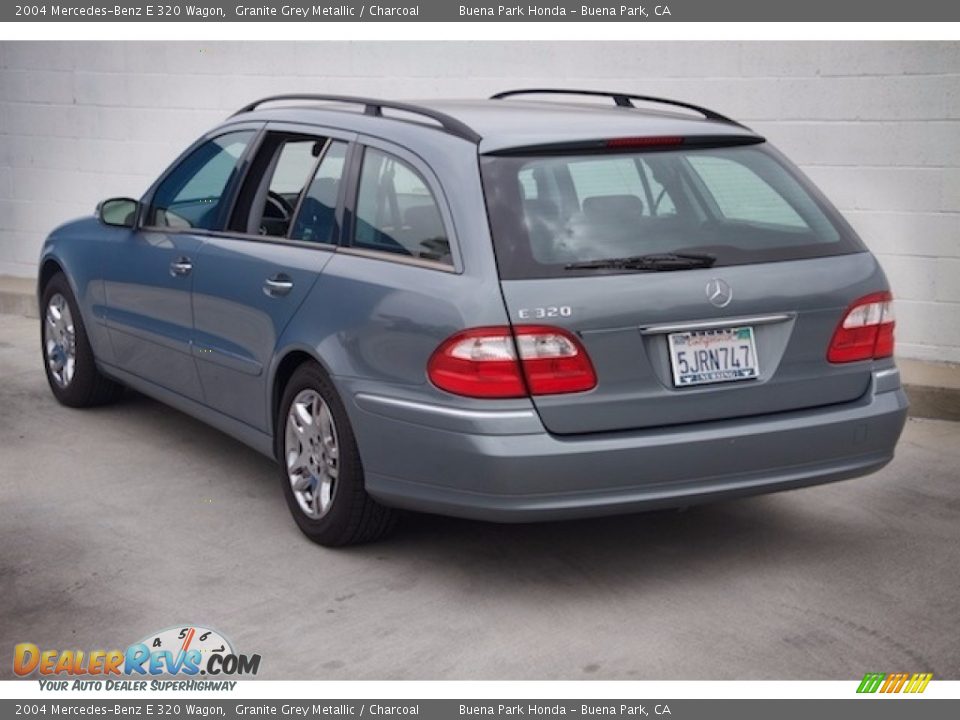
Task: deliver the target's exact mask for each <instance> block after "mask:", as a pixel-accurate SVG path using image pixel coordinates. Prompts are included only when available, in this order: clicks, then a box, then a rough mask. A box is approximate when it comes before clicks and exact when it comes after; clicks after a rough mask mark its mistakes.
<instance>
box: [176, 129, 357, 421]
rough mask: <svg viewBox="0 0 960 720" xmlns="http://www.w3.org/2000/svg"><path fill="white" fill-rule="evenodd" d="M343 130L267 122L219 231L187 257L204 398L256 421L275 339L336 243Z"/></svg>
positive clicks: (346, 137)
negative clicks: (192, 262)
mask: <svg viewBox="0 0 960 720" xmlns="http://www.w3.org/2000/svg"><path fill="white" fill-rule="evenodd" d="M352 139H353V136H352V135H350V134H346V133H342V132H338V131H334V130H330V131H327V130H323V131H319V130H317V129H316V128H310V129H304V128H301V127H298V126H291V125H280V124H277V125H270V126H268V128H267V130H266V132H265V133H264V135H263V137H262V138H261V142H260V144H259V146H258V148H257V150H256V153H255V155H254V157H253V160H252V162H251V165H250V170H249V172H248V173H247V175H246V178H245V179H244V181H243V185H242V187H241V189H240V192H239V195H238V198H237V202H236V205H235V207H234V209H233V212H232V214H231V218H230V222H229V226H228V228H227V231H226V232H222V233H216V234H214V235H213V236H211V237H208V238H206V242H205V243H204V245H203V248H202V250H201V251H200V254H199V258H198V261H197V263H196V268H195V271H194V286H193V315H194V345H193V352H194V357H195V358H196V361H197V367H198V371H199V375H200V381H201V383H202V386H203V392H204V397H205V398H206V403H207V404H208V405H209V406H210V407H213V408H215V409H216V410H219V411H220V412H223V413H225V414H227V415H229V416H231V417H233V418H235V419H237V420H240V421H242V422H245V423H247V424H249V425H251V426H253V427H256V428H259V429H261V430H268V428H269V417H268V408H269V403H268V402H267V398H268V389H267V386H266V382H267V372H266V369H267V367H268V365H269V362H270V358H271V357H272V355H273V352H274V350H275V348H276V344H277V340H278V338H279V337H280V335H281V333H282V332H283V330H284V328H285V327H286V326H287V324H288V323H289V322H290V319H291V318H292V317H293V315H294V313H295V312H296V311H297V309H298V308H299V307H300V305H301V304H302V303H303V301H304V299H305V298H306V297H307V295H308V294H309V292H310V290H311V288H312V287H313V285H314V283H315V282H316V281H317V278H318V277H319V276H320V273H321V271H322V270H323V268H324V266H325V265H326V264H327V263H328V262H329V261H330V258H331V257H332V255H333V250H334V249H335V247H336V245H337V243H338V242H339V237H340V222H341V214H342V210H341V208H342V199H341V193H342V182H341V179H342V176H343V171H344V167H345V164H346V157H347V153H348V150H349V147H350V142H351V141H352Z"/></svg>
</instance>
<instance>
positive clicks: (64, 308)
mask: <svg viewBox="0 0 960 720" xmlns="http://www.w3.org/2000/svg"><path fill="white" fill-rule="evenodd" d="M40 302H41V305H40V312H41V313H42V315H41V318H40V337H41V343H42V348H41V349H42V350H43V366H44V369H45V370H46V374H47V382H48V383H49V384H50V390H51V391H52V392H53V396H54V397H55V398H56V399H57V400H58V401H59V402H60V403H61V404H63V405H66V406H68V407H75V408H79V407H90V406H93V405H104V404H106V403H109V402H112V401H114V400H116V399H117V398H118V397H119V396H120V394H121V393H122V392H123V387H122V386H121V385H118V384H117V383H115V382H113V381H112V380H110V379H108V378H106V377H104V376H103V375H102V374H101V373H100V371H99V370H98V369H97V363H96V360H94V357H93V349H92V348H91V347H90V340H89V339H88V338H87V330H86V328H85V327H84V326H83V318H81V317H80V309H79V308H78V307H77V301H76V298H74V297H73V292H72V291H71V290H70V284H69V283H68V282H67V278H66V277H65V276H64V274H63V273H57V274H56V275H54V276H53V277H52V278H50V281H49V282H48V283H47V285H46V287H44V289H43V296H42V298H41V301H40Z"/></svg>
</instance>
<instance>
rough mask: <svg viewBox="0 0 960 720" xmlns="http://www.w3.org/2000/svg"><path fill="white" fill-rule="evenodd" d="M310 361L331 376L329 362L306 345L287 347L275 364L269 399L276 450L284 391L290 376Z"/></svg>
mask: <svg viewBox="0 0 960 720" xmlns="http://www.w3.org/2000/svg"><path fill="white" fill-rule="evenodd" d="M308 362H312V363H315V364H316V365H318V366H319V367H320V369H321V370H323V372H324V373H325V374H326V375H327V377H328V378H329V377H330V368H328V367H327V364H326V363H325V362H323V360H322V359H320V357H319V356H318V355H317V353H316V352H314V351H313V350H311V349H309V348H305V347H300V346H294V347H290V348H287V349H286V350H284V351H283V352H282V353H281V354H280V355H278V360H277V361H276V363H275V365H274V369H273V374H272V376H271V378H270V384H269V387H270V397H269V401H270V432H271V434H272V435H273V439H274V450H275V451H276V447H277V437H278V433H277V420H278V418H277V413H278V411H279V409H280V400H281V398H282V397H283V391H284V389H285V388H286V387H287V383H288V382H289V381H290V378H291V377H293V374H294V373H295V372H296V371H297V368H298V367H300V366H301V365H303V364H304V363H308Z"/></svg>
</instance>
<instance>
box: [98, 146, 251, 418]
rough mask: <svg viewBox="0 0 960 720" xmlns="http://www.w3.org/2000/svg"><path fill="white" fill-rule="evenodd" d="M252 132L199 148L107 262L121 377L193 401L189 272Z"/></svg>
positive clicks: (163, 183)
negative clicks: (136, 379) (132, 377)
mask: <svg viewBox="0 0 960 720" xmlns="http://www.w3.org/2000/svg"><path fill="white" fill-rule="evenodd" d="M254 134H255V131H254V130H252V129H246V130H239V131H234V132H228V133H225V134H222V135H219V136H217V137H214V138H210V139H207V140H204V141H202V142H201V143H199V144H198V145H197V146H195V148H194V149H192V150H191V151H190V152H188V153H187V154H186V155H185V156H184V158H183V159H182V160H181V161H180V162H179V163H177V164H175V165H174V166H173V168H172V169H171V170H170V171H169V172H168V173H167V174H166V175H165V176H164V177H163V178H162V179H161V180H160V182H159V183H158V184H157V186H156V189H155V190H154V191H153V192H152V193H151V194H149V195H148V198H147V200H148V202H149V204H148V206H147V209H146V211H145V213H144V217H143V218H142V219H141V223H140V226H139V227H138V228H137V229H136V230H135V231H134V232H132V233H131V234H130V236H129V237H128V238H127V239H126V240H125V241H123V242H120V243H117V245H116V246H115V247H114V248H113V249H112V251H111V253H109V255H108V256H107V258H106V261H105V267H104V286H105V292H106V305H107V312H106V318H107V327H108V330H109V333H110V339H111V343H112V345H113V349H114V357H115V361H116V364H117V365H118V367H119V368H120V369H122V370H125V371H127V372H130V373H133V374H134V375H137V376H139V377H141V378H143V379H145V380H148V381H150V382H152V383H155V384H156V385H159V386H161V387H163V388H166V389H168V390H172V391H173V392H176V393H179V394H181V395H184V396H186V397H189V398H191V399H195V400H201V399H202V389H201V386H200V381H199V376H198V374H197V367H196V363H195V362H194V360H193V354H192V350H191V339H192V335H193V310H192V304H191V297H190V295H191V291H192V284H193V268H194V263H196V261H197V256H198V253H199V250H200V247H201V246H202V245H203V243H204V239H205V234H206V233H207V232H209V231H211V230H215V229H217V228H218V227H219V223H220V222H221V216H222V214H223V211H224V207H223V206H224V204H225V203H223V202H221V201H222V200H225V199H226V198H228V197H229V196H230V191H231V184H232V183H233V182H235V181H236V179H237V177H238V175H239V172H238V171H239V167H240V161H241V158H242V157H243V155H244V153H245V151H246V148H247V146H248V145H249V143H250V141H251V140H252V138H253V136H254Z"/></svg>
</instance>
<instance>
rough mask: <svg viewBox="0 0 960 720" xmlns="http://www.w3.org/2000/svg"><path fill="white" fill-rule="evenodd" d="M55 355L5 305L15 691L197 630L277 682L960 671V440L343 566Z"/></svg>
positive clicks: (184, 440) (411, 527)
mask: <svg viewBox="0 0 960 720" xmlns="http://www.w3.org/2000/svg"><path fill="white" fill-rule="evenodd" d="M38 352H39V351H38V340H37V331H36V327H35V321H32V320H25V319H22V318H15V317H12V316H3V315H0V655H6V656H7V659H5V660H4V659H2V657H0V677H9V676H10V675H11V663H10V655H9V653H11V652H12V646H13V644H14V643H16V642H24V641H30V642H35V643H37V644H39V645H40V646H41V647H50V648H65V647H71V648H85V649H96V648H113V647H126V645H127V644H129V643H132V642H135V641H137V640H139V639H141V638H142V637H144V636H145V635H147V634H148V633H150V632H151V631H154V630H159V629H162V628H166V627H169V626H171V625H177V624H180V623H196V624H204V625H207V626H209V627H213V628H216V629H217V630H220V631H221V632H223V633H224V634H225V635H226V636H227V637H229V638H231V639H232V640H233V643H234V646H235V648H236V649H237V650H238V651H239V652H244V653H254V652H256V653H260V654H261V655H262V656H263V662H262V666H261V669H262V672H261V677H264V678H271V679H404V678H416V679H496V678H511V679H630V678H638V679H723V678H738V679H763V678H769V679H852V678H859V677H861V676H862V675H863V673H864V672H866V671H876V672H893V671H930V672H933V673H934V674H935V677H938V678H942V679H944V678H950V679H960V643H958V642H957V639H958V631H957V628H958V627H960V572H958V570H957V568H958V567H960V424H956V423H948V422H942V421H933V420H911V421H910V422H909V424H908V427H907V429H906V432H905V435H904V437H903V439H902V441H901V443H900V447H899V453H898V456H897V459H896V460H895V461H894V463H893V464H892V465H890V466H889V467H888V468H887V469H885V470H883V471H882V472H880V473H878V474H876V475H874V476H872V477H867V478H861V479H857V480H851V481H847V482H845V483H839V484H836V485H830V486H823V487H818V488H811V489H807V490H800V491H794V492H791V493H782V494H779V495H772V496H766V497H760V498H754V499H749V500H741V501H734V502H728V503H723V504H719V505H714V506H708V507H699V508H693V509H690V510H689V511H687V512H683V513H678V512H658V513H651V514H646V515H636V516H632V517H622V518H614V519H604V520H596V521H582V522H567V523H559V524H545V525H528V526H495V525H485V524H481V523H473V522H465V521H460V520H450V519H444V518H436V517H427V516H409V517H408V518H407V520H406V521H405V523H404V524H403V526H402V527H401V528H400V530H399V532H398V533H397V534H396V535H395V536H394V537H393V538H391V539H390V540H388V541H385V542H382V543H380V544H377V545H372V546H365V547H359V548H353V549H347V550H338V551H332V550H326V549H323V548H321V547H318V546H316V545H313V544H311V543H310V542H308V541H307V540H306V539H304V538H303V537H302V536H301V535H300V533H299V532H298V530H297V529H296V527H295V525H294V524H293V522H292V520H291V519H290V518H289V517H288V512H287V508H286V506H285V504H284V501H283V498H282V496H281V492H280V487H279V486H278V482H279V481H278V479H277V475H276V470H275V468H274V467H273V465H272V464H271V463H270V461H268V460H266V459H265V458H262V457H260V456H259V455H257V454H255V453H254V452H253V451H251V450H248V449H247V448H245V447H244V446H242V445H240V444H239V443H237V442H235V441H233V440H231V439H229V438H227V437H226V436H224V435H221V434H220V433H218V432H216V431H214V430H212V429H209V428H207V427H206V426H204V425H202V424H200V423H199V422H196V421H194V420H192V419H190V418H188V417H186V416H184V415H182V414H180V413H178V412H176V411H174V410H170V409H168V408H166V407H164V406H162V405H160V404H158V403H156V402H153V401H151V400H148V399H146V398H144V397H141V396H137V395H132V394H131V395H130V396H128V397H127V399H126V400H124V401H123V402H122V403H120V404H119V405H116V406H113V407H109V408H101V409H97V410H93V411H75V410H67V409H65V408H62V407H60V406H58V405H57V404H56V403H55V402H54V400H53V398H52V396H51V395H50V393H49V390H48V389H47V387H46V384H45V381H44V378H43V374H42V372H41V370H40V366H39V361H38Z"/></svg>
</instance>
